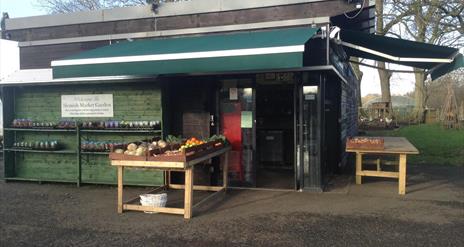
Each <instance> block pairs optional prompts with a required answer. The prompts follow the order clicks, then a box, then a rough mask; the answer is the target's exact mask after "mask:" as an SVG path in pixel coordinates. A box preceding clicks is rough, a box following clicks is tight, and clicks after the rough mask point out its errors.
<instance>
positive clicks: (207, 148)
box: [147, 141, 224, 162]
mask: <svg viewBox="0 0 464 247" xmlns="http://www.w3.org/2000/svg"><path fill="white" fill-rule="evenodd" d="M222 147H224V144H222V143H221V142H218V141H213V142H208V143H205V144H201V145H198V146H194V147H190V148H186V149H184V150H183V151H182V152H180V153H179V154H172V155H169V154H162V155H158V156H153V155H149V156H148V159H147V160H148V161H167V162H188V161H191V160H194V159H196V158H199V157H201V156H203V155H207V154H209V153H212V152H214V151H216V150H218V149H219V148H222Z"/></svg>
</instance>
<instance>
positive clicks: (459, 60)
mask: <svg viewBox="0 0 464 247" xmlns="http://www.w3.org/2000/svg"><path fill="white" fill-rule="evenodd" d="M459 68H464V56H463V55H462V54H458V56H456V58H455V59H454V61H453V62H452V63H449V64H443V65H442V66H439V67H437V68H436V69H435V70H433V71H432V73H431V75H432V80H435V79H437V78H438V77H440V76H442V75H446V74H448V73H449V72H451V71H453V70H457V69H459Z"/></svg>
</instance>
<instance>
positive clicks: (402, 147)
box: [346, 137, 419, 195]
mask: <svg viewBox="0 0 464 247" xmlns="http://www.w3.org/2000/svg"><path fill="white" fill-rule="evenodd" d="M382 138H383V139H384V141H385V142H384V149H383V150H378V149H365V148H353V149H349V148H347V149H346V152H351V153H356V184H361V183H362V177H363V176H370V177H386V178H398V193H399V194H400V195H404V194H406V156H407V155H408V154H419V151H418V150H417V148H416V147H414V146H413V145H412V144H411V143H410V142H409V141H408V140H407V139H406V138H404V137H382ZM363 155H386V156H387V155H388V156H398V157H399V159H398V160H399V161H398V166H399V169H398V170H399V171H398V172H387V171H382V170H381V169H380V162H381V161H380V159H377V161H376V162H375V163H376V164H377V170H376V171H373V170H363V168H362V167H363V166H362V165H363V160H362V159H363Z"/></svg>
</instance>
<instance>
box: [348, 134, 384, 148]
mask: <svg viewBox="0 0 464 247" xmlns="http://www.w3.org/2000/svg"><path fill="white" fill-rule="evenodd" d="M384 144H385V141H384V139H383V138H381V137H348V139H347V140H346V149H368V150H383V149H385V146H384Z"/></svg>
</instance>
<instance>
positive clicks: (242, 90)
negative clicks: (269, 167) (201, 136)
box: [220, 85, 256, 187]
mask: <svg viewBox="0 0 464 247" xmlns="http://www.w3.org/2000/svg"><path fill="white" fill-rule="evenodd" d="M220 118H221V127H220V132H221V133H222V134H223V135H224V136H225V137H226V138H227V139H228V140H229V141H230V144H231V146H232V150H231V151H230V152H229V181H230V184H231V185H232V186H239V187H254V186H256V161H255V150H256V148H255V147H256V138H255V135H256V130H255V125H256V122H255V90H254V89H253V88H252V87H247V86H243V87H237V86H236V85H234V86H232V87H230V86H227V85H225V86H224V87H223V88H222V89H221V92H220Z"/></svg>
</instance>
